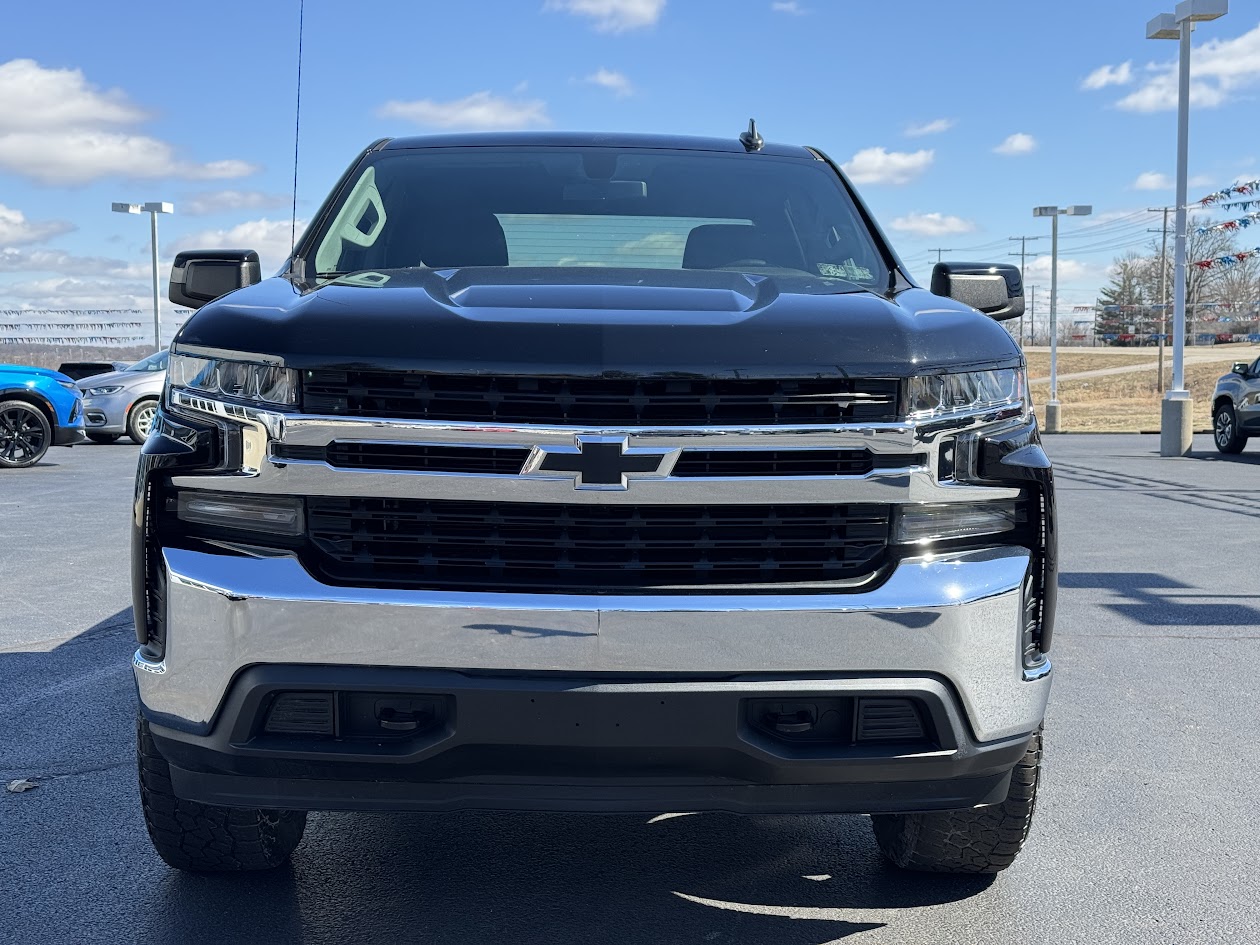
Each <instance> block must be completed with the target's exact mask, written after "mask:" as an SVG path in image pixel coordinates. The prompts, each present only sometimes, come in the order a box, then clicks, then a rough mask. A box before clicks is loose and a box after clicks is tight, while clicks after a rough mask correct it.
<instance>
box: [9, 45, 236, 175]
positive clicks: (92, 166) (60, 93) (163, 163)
mask: <svg viewBox="0 0 1260 945" xmlns="http://www.w3.org/2000/svg"><path fill="white" fill-rule="evenodd" d="M145 118H146V115H145V113H144V112H143V111H142V110H141V109H140V108H139V107H138V106H136V105H134V104H132V103H131V102H129V101H128V100H127V97H126V95H124V94H123V92H121V91H120V90H118V89H111V90H108V91H101V90H100V89H98V88H96V87H95V86H93V85H91V84H90V83H89V82H88V81H87V80H86V79H85V78H84V76H83V73H82V72H81V71H79V70H77V69H45V68H44V67H42V66H41V65H39V63H37V62H35V61H34V60H31V59H14V60H11V61H9V62H6V63H3V64H0V170H8V171H12V172H13V173H16V174H21V175H23V176H25V177H29V178H31V179H33V180H35V181H38V182H39V183H42V184H86V183H88V182H89V181H93V180H97V179H98V178H101V177H120V178H127V179H136V180H139V179H149V178H171V177H183V178H189V179H194V180H197V179H200V180H210V179H220V178H228V177H243V176H245V175H247V174H251V173H253V172H254V171H255V170H257V168H256V167H254V166H253V165H251V164H249V163H247V162H245V161H240V160H222V161H211V162H209V163H199V162H195V161H188V160H186V159H184V158H182V157H180V156H179V155H177V154H176V152H175V149H174V148H173V147H171V145H170V144H168V143H167V142H165V141H161V140H159V139H157V138H153V137H149V136H147V135H143V134H136V133H134V126H135V125H138V124H139V123H140V122H142V121H144V120H145Z"/></svg>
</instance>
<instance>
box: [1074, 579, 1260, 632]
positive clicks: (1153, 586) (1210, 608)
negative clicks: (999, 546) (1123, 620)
mask: <svg viewBox="0 0 1260 945" xmlns="http://www.w3.org/2000/svg"><path fill="white" fill-rule="evenodd" d="M1059 586H1060V587H1061V588H1064V589H1069V590H1107V591H1112V592H1113V593H1115V594H1116V595H1118V596H1119V597H1120V598H1121V599H1119V600H1114V601H1104V602H1102V604H1101V606H1103V607H1106V608H1107V609H1108V610H1111V611H1113V612H1115V613H1117V614H1120V615H1122V616H1124V617H1128V618H1129V619H1130V620H1132V621H1134V622H1135V623H1139V624H1143V625H1145V626H1148V627H1236V626H1242V627H1248V626H1250V627H1254V626H1256V625H1260V609H1257V608H1256V607H1254V606H1251V605H1250V604H1247V603H1243V602H1244V601H1255V602H1257V603H1260V594H1245V593H1244V594H1232V593H1225V594H1213V593H1208V592H1204V591H1201V590H1200V589H1199V588H1196V587H1195V586H1194V585H1191V584H1186V583H1184V582H1182V581H1178V580H1177V579H1175V578H1170V577H1168V576H1167V575H1164V574H1155V573H1151V572H1141V571H1099V572H1067V573H1064V574H1060V575H1059ZM1204 598H1206V599H1207V600H1206V601H1205V600H1204Z"/></svg>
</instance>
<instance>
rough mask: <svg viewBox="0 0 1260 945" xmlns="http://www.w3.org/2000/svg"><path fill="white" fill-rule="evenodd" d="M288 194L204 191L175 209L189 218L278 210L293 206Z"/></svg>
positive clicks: (183, 201)
mask: <svg viewBox="0 0 1260 945" xmlns="http://www.w3.org/2000/svg"><path fill="white" fill-rule="evenodd" d="M292 200H293V198H292V197H291V196H290V195H288V194H265V193H262V192H261V191H257V190H203V191H201V192H200V193H195V194H190V195H188V196H187V197H185V198H184V199H183V200H182V201H180V202H179V203H178V204H177V205H176V207H175V209H176V210H178V211H179V212H180V213H182V214H185V215H187V216H194V217H200V216H207V215H209V214H211V213H223V212H224V211H227V210H276V209H279V208H280V207H289V206H292Z"/></svg>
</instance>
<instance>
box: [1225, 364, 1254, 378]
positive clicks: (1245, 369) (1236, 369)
mask: <svg viewBox="0 0 1260 945" xmlns="http://www.w3.org/2000/svg"><path fill="white" fill-rule="evenodd" d="M1229 373H1230V374H1241V375H1242V376H1243V377H1246V376H1247V375H1248V374H1250V373H1251V362H1250V361H1235V362H1234V366H1233V367H1232V368H1230V369H1229Z"/></svg>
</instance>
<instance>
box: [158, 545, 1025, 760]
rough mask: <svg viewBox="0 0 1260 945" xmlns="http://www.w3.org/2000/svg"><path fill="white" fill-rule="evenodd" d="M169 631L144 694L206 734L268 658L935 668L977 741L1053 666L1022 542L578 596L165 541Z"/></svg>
mask: <svg viewBox="0 0 1260 945" xmlns="http://www.w3.org/2000/svg"><path fill="white" fill-rule="evenodd" d="M162 553H163V558H164V567H165V568H166V571H167V576H168V579H169V580H168V584H167V587H168V594H167V618H166V627H167V639H166V647H165V653H164V658H163V660H162V661H161V662H154V661H151V660H148V659H146V658H145V657H144V656H143V653H142V652H141V651H138V652H137V653H136V656H135V660H134V666H135V675H136V680H137V684H138V687H139V691H140V698H141V700H142V702H143V703H144V705H145V708H146V709H147V710H148V712H149V713H151V714H153V715H154V716H155V717H157V718H160V719H161V720H162V721H163V724H165V725H168V726H170V727H172V728H177V729H181V730H184V731H187V732H190V733H204V732H207V731H209V729H210V727H211V724H212V722H213V720H214V717H215V713H216V711H217V710H218V708H219V706H220V704H221V702H222V700H223V698H224V696H225V694H226V692H227V691H228V689H229V687H230V685H231V683H232V681H233V679H234V678H235V677H236V676H237V675H238V674H239V673H240V672H241V671H242V670H244V669H246V668H248V667H250V666H256V665H268V664H289V665H293V664H306V665H316V664H318V665H326V666H327V665H331V666H383V667H423V668H431V669H456V670H506V671H519V672H533V673H539V672H541V673H555V672H562V673H565V674H571V675H573V676H586V677H590V676H592V675H598V674H601V673H634V674H644V675H650V674H661V675H666V674H668V675H669V676H671V677H674V678H685V677H686V676H687V674H694V675H696V676H701V675H704V676H710V677H711V676H713V675H718V674H732V675H735V674H753V673H757V674H778V675H789V674H823V673H826V674H853V675H857V676H861V675H873V676H884V675H890V674H900V675H915V674H917V675H925V674H926V675H931V676H934V677H939V678H943V679H944V680H946V681H947V682H948V683H949V684H950V685H951V686H952V688H953V689H954V691H955V692H956V693H957V695H958V698H959V701H960V704H961V707H962V709H963V711H964V712H965V714H966V716H967V719H968V722H969V723H970V726H971V729H972V731H973V733H974V736H975V738H976V739H977V740H978V741H981V742H985V741H991V740H995V739H1000V738H1005V737H1009V736H1015V735H1021V734H1026V733H1028V732H1031V731H1033V730H1034V729H1036V727H1037V726H1038V725H1039V724H1040V722H1041V719H1042V716H1043V714H1044V711H1045V706H1046V700H1047V698H1048V696H1049V690H1050V672H1049V663H1046V664H1043V666H1041V667H1040V668H1039V669H1038V670H1037V671H1036V672H1033V673H1030V672H1028V671H1026V670H1025V669H1024V667H1023V662H1022V654H1021V633H1022V628H1023V613H1024V608H1023V601H1022V590H1021V589H1022V587H1023V585H1024V579H1025V575H1026V573H1027V571H1028V567H1029V563H1030V555H1029V553H1028V551H1027V550H1025V549H1023V548H1017V547H1001V548H994V549H988V550H984V551H971V552H960V553H955V554H947V555H937V556H925V557H923V558H917V559H910V560H906V561H903V562H902V563H901V564H900V565H899V566H898V567H897V568H896V570H895V571H894V572H893V573H892V574H891V575H890V576H889V578H888V579H887V580H886V581H885V582H884V583H883V584H881V585H880V586H879V587H877V588H875V589H873V590H870V591H867V592H864V593H853V594H833V595H817V594H800V595H795V594H783V595H756V596H751V595H749V596H738V595H708V596H701V595H693V596H686V597H674V596H637V597H619V596H586V595H581V596H578V595H550V594H547V595H544V594H473V593H454V592H431V591H405V590H381V589H375V588H353V587H335V586H330V585H326V584H323V583H321V582H319V581H317V580H316V579H315V578H313V577H312V576H311V575H310V574H309V573H308V572H307V571H306V570H305V569H304V568H303V567H302V566H301V564H300V563H299V562H298V561H297V560H296V559H295V558H290V557H267V558H248V557H241V556H232V555H216V554H206V553H202V552H194V551H186V550H180V549H174V548H167V549H165V550H164V551H163V552H162Z"/></svg>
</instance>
